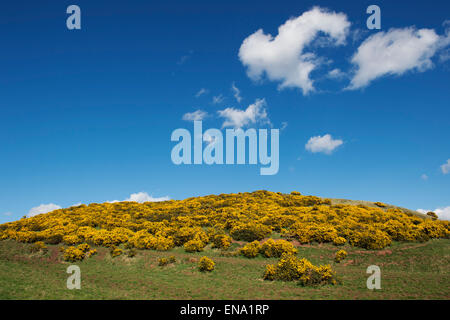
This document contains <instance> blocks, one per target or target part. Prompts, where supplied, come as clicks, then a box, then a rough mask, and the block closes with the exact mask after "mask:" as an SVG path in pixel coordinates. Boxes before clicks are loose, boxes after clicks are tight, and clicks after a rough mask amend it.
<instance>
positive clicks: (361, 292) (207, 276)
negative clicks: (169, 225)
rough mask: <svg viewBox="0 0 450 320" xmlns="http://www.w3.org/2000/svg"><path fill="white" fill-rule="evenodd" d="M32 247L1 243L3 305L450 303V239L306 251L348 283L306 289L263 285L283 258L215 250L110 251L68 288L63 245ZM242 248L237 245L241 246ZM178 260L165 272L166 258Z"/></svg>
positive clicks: (88, 263)
mask: <svg viewBox="0 0 450 320" xmlns="http://www.w3.org/2000/svg"><path fill="white" fill-rule="evenodd" d="M29 246H30V245H27V244H22V243H17V242H15V241H12V240H5V241H0V299H449V298H450V285H449V284H450V271H449V268H448V265H449V262H450V255H449V254H450V250H449V249H450V240H446V239H440V240H432V241H429V242H426V243H393V245H392V246H390V247H388V248H386V249H384V250H379V251H368V250H363V249H360V248H353V247H349V246H344V249H345V250H346V251H348V253H349V255H348V257H347V259H346V260H344V261H343V262H341V263H340V264H335V263H334V262H333V258H334V254H335V252H336V251H337V250H339V248H338V247H335V246H332V245H328V244H322V245H311V246H302V247H299V254H298V255H299V256H300V257H305V258H307V259H309V260H310V261H311V262H313V263H314V264H332V265H333V267H334V268H335V270H336V272H337V274H338V276H339V278H340V279H341V281H342V283H341V284H339V285H335V286H331V285H329V286H322V287H311V288H310V287H301V286H299V285H298V284H297V283H295V282H277V281H274V282H270V281H263V280H262V274H263V272H264V269H265V265H266V264H268V263H274V262H276V261H277V259H266V258H263V257H258V258H255V259H247V258H244V257H226V256H221V255H220V252H219V251H217V250H215V249H211V248H210V247H209V246H208V247H207V248H206V250H205V251H204V252H201V253H194V254H192V253H186V252H184V251H183V249H182V248H176V249H173V250H171V251H168V252H157V251H148V250H145V251H142V250H139V251H138V254H137V256H136V257H135V258H127V257H125V256H120V257H117V258H114V259H112V258H111V257H110V256H109V251H108V249H106V248H97V249H98V251H99V254H98V255H96V256H93V257H91V258H89V259H85V260H84V261H82V262H77V263H73V264H76V265H78V266H79V267H80V268H81V286H82V287H81V290H69V289H67V288H66V281H67V278H68V276H69V275H68V274H67V273H66V269H67V267H68V266H69V265H71V264H72V263H67V262H63V261H61V253H59V251H58V246H48V247H49V251H48V252H47V253H46V254H41V253H30V251H29ZM235 246H236V244H235ZM171 255H173V256H175V257H176V259H177V262H176V263H175V264H172V265H168V266H165V267H159V266H158V259H159V258H161V257H168V256H171ZM204 255H206V256H208V257H210V258H212V259H213V260H214V261H215V262H216V269H215V270H214V271H213V272H211V273H201V272H199V271H198V270H197V263H198V260H199V258H200V257H202V256H204ZM373 264H374V265H378V266H379V267H380V268H381V287H382V289H381V290H375V291H371V290H368V289H367V288H366V280H367V277H368V275H367V274H366V268H367V267H368V266H369V265H373Z"/></svg>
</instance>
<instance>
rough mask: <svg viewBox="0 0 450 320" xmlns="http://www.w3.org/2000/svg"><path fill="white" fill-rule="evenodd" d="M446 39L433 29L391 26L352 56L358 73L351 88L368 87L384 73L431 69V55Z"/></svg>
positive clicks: (398, 73) (369, 40)
mask: <svg viewBox="0 0 450 320" xmlns="http://www.w3.org/2000/svg"><path fill="white" fill-rule="evenodd" d="M445 39H446V38H445V37H440V36H438V35H437V34H436V32H435V31H434V30H432V29H419V30H416V29H415V28H413V27H410V28H403V29H390V30H389V31H387V32H378V33H376V34H374V35H373V36H370V37H369V38H367V39H366V40H364V42H363V43H362V44H361V45H360V46H359V48H358V50H357V51H356V53H355V55H354V56H353V57H352V63H353V64H354V65H355V66H356V72H355V74H354V76H353V78H352V80H351V82H350V85H349V87H348V89H358V88H362V87H365V86H367V85H368V84H369V83H370V82H371V81H373V80H375V79H376V78H379V77H382V76H384V75H401V74H403V73H405V72H407V71H412V70H416V71H420V72H421V71H425V70H427V69H429V68H431V67H432V66H433V63H432V61H431V57H432V56H433V55H434V54H435V53H436V51H437V50H438V49H439V48H440V47H442V46H444V45H446V44H445V43H446V40H445Z"/></svg>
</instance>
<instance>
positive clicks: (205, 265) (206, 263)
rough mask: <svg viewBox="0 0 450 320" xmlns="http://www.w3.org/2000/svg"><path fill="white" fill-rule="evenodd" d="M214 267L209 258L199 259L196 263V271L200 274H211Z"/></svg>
mask: <svg viewBox="0 0 450 320" xmlns="http://www.w3.org/2000/svg"><path fill="white" fill-rule="evenodd" d="M215 265H216V264H215V263H214V261H213V260H211V259H210V258H208V257H202V258H200V261H199V263H198V269H199V270H200V271H202V272H204V271H208V272H211V271H213V270H214V267H215Z"/></svg>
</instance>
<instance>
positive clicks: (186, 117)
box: [183, 110, 208, 121]
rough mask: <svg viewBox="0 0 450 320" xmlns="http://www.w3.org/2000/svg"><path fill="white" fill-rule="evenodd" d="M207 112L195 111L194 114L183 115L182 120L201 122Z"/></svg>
mask: <svg viewBox="0 0 450 320" xmlns="http://www.w3.org/2000/svg"><path fill="white" fill-rule="evenodd" d="M207 115H208V113H207V112H205V111H202V110H196V111H194V112H188V113H185V114H184V115H183V120H185V121H201V120H203V119H205V118H206V116H207Z"/></svg>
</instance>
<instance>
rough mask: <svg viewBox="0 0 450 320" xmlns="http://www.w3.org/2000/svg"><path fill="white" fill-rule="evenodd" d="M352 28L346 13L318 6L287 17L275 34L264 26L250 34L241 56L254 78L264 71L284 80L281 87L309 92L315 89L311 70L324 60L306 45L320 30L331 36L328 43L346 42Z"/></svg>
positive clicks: (242, 46)
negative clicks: (269, 32) (274, 35)
mask: <svg viewBox="0 0 450 320" xmlns="http://www.w3.org/2000/svg"><path fill="white" fill-rule="evenodd" d="M349 27H350V22H348V20H347V16H346V15H345V14H343V13H335V12H328V11H326V10H325V9H322V8H319V7H315V8H313V9H311V10H309V11H306V12H304V13H303V14H302V15H301V16H299V17H297V18H292V19H289V20H287V21H286V22H285V23H284V24H283V25H281V26H280V27H279V28H278V35H277V36H276V37H273V36H272V35H270V34H265V33H264V32H263V30H262V29H259V30H258V31H256V32H255V33H253V34H252V35H250V36H249V37H247V38H246V39H245V40H244V41H243V43H242V45H241V47H240V49H239V58H240V60H241V62H242V63H243V64H244V65H245V66H247V74H248V76H249V77H250V78H252V79H253V80H259V79H261V78H262V76H263V75H264V73H265V74H266V75H267V77H268V79H270V80H272V81H281V84H280V86H279V88H280V89H283V88H288V87H297V88H301V89H302V91H303V94H307V93H309V92H310V91H312V90H314V86H313V80H312V79H311V78H310V73H311V72H312V71H313V70H314V69H316V68H317V67H318V66H319V65H320V63H321V59H320V58H318V57H317V56H316V55H315V54H314V53H313V52H304V49H305V47H306V46H308V45H310V44H312V42H313V41H314V40H316V39H318V37H319V35H320V32H322V33H323V34H325V36H327V37H328V42H327V44H335V45H340V44H344V42H345V39H346V36H347V34H348V29H349Z"/></svg>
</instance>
